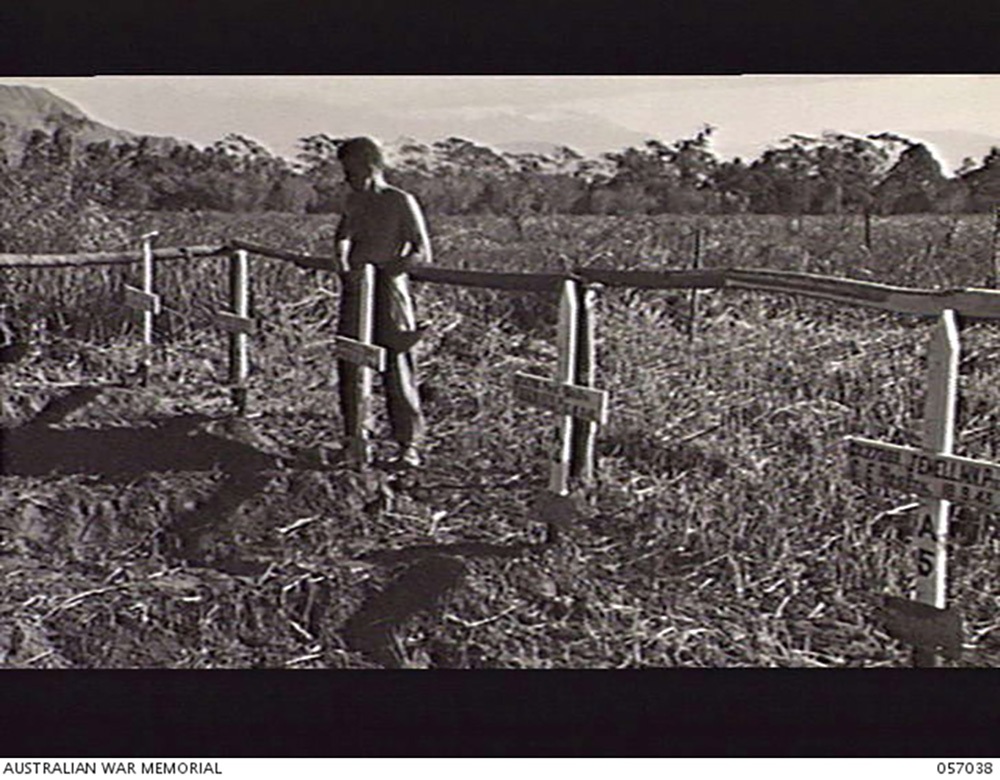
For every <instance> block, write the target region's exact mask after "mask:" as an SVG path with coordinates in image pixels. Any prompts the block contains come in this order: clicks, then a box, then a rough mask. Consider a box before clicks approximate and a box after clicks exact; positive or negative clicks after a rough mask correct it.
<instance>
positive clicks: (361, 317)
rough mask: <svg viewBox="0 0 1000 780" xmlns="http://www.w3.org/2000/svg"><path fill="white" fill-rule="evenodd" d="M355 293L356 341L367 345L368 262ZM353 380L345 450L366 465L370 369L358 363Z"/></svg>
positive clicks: (371, 273)
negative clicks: (351, 420) (351, 425)
mask: <svg viewBox="0 0 1000 780" xmlns="http://www.w3.org/2000/svg"><path fill="white" fill-rule="evenodd" d="M359 295H360V297H361V300H360V304H359V306H358V323H357V327H358V338H357V340H358V341H359V342H361V343H362V344H371V343H372V332H373V329H374V315H375V298H374V296H375V266H373V265H371V264H370V263H366V264H365V267H364V272H363V273H362V276H361V289H360V291H359ZM355 382H357V384H356V386H355V388H356V392H355V394H354V397H355V398H356V399H357V404H358V406H357V409H356V410H355V412H356V413H355V415H354V419H355V424H354V430H352V431H348V437H349V441H348V453H349V455H350V457H351V459H352V460H353V461H354V462H355V463H357V464H358V465H361V466H366V465H368V464H369V463H371V461H372V448H371V444H370V443H369V441H368V427H367V421H368V411H369V407H370V404H371V394H372V369H371V368H369V367H368V366H366V365H363V364H359V365H358V366H357V373H356V374H355Z"/></svg>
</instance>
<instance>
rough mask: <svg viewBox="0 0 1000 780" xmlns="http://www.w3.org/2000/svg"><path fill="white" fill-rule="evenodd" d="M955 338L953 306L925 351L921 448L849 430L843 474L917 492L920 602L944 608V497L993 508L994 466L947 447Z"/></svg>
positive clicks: (999, 482) (924, 654) (998, 487)
mask: <svg viewBox="0 0 1000 780" xmlns="http://www.w3.org/2000/svg"><path fill="white" fill-rule="evenodd" d="M958 357H959V339H958V326H957V324H956V320H955V312H954V310H952V309H945V310H944V311H943V312H942V313H941V319H940V321H939V323H938V326H937V327H936V328H935V329H934V334H933V336H932V338H931V342H930V349H929V353H928V379H927V394H926V397H925V401H924V431H923V445H924V446H923V448H922V449H917V448H915V447H904V446H901V445H897V444H888V443H885V442H878V441H872V440H870V439H862V438H858V437H849V438H848V440H847V442H848V477H849V478H850V479H851V480H853V481H856V482H859V483H861V484H864V485H878V486H883V487H889V488H896V489H898V490H901V491H905V492H908V493H913V494H915V495H917V496H920V498H921V501H920V510H919V513H918V515H917V534H916V538H915V540H914V554H915V557H916V566H917V577H916V587H915V589H914V595H915V597H916V601H918V602H919V603H921V604H926V605H928V606H931V607H934V608H936V609H937V610H944V609H945V602H946V592H947V591H946V585H947V574H948V512H949V509H950V507H951V502H952V501H956V502H959V503H968V504H973V505H976V506H980V507H985V508H987V509H994V510H997V511H1000V465H998V464H993V463H987V462H985V461H977V460H972V459H971V458H962V457H958V456H955V455H953V454H952V448H953V446H954V442H955V407H956V397H957V388H958ZM916 660H917V664H918V665H921V666H924V665H928V666H934V665H936V663H937V661H936V657H935V655H934V654H933V653H932V652H928V651H926V650H925V649H922V648H919V647H918V648H917V654H916Z"/></svg>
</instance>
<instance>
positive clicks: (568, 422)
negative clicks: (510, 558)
mask: <svg viewBox="0 0 1000 780" xmlns="http://www.w3.org/2000/svg"><path fill="white" fill-rule="evenodd" d="M579 295H580V293H579V288H578V283H577V282H575V281H574V280H572V279H564V280H563V283H562V292H561V294H560V296H559V326H558V331H557V333H556V344H557V345H558V348H559V365H558V368H557V369H556V370H557V376H556V381H557V382H561V383H564V384H573V383H575V381H576V369H577V343H578V339H577V332H578V328H579V313H578V312H579V308H580V306H579ZM561 417H562V420H560V422H559V438H558V444H557V446H556V451H555V457H554V458H553V461H552V470H551V473H550V477H549V490H550V491H551V492H553V493H556V494H558V495H563V496H564V495H567V494H568V493H569V476H570V468H571V463H572V458H573V415H571V414H564V415H561Z"/></svg>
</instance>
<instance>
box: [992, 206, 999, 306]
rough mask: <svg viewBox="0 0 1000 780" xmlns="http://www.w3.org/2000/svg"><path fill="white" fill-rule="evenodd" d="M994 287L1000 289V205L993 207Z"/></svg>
mask: <svg viewBox="0 0 1000 780" xmlns="http://www.w3.org/2000/svg"><path fill="white" fill-rule="evenodd" d="M992 244H993V285H992V286H993V287H996V288H997V289H1000V205H997V206H994V207H993V242H992Z"/></svg>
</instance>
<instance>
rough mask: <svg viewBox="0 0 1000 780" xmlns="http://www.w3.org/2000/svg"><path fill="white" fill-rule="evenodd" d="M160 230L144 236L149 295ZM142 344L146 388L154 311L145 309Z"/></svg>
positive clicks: (144, 273)
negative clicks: (154, 246) (155, 242)
mask: <svg viewBox="0 0 1000 780" xmlns="http://www.w3.org/2000/svg"><path fill="white" fill-rule="evenodd" d="M159 234H160V232H159V231H158V230H156V231H153V232H152V233H146V234H145V235H144V236H142V291H143V292H144V293H146V294H147V295H150V296H151V295H153V283H154V281H155V278H154V268H153V239H154V238H155V237H156V236H158V235H159ZM142 344H143V357H142V366H141V368H140V372H141V373H140V381H141V382H142V384H143V385H144V386H145V385H147V384H149V372H150V368H151V366H152V349H153V311H152V309H150V308H145V309H143V311H142Z"/></svg>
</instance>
